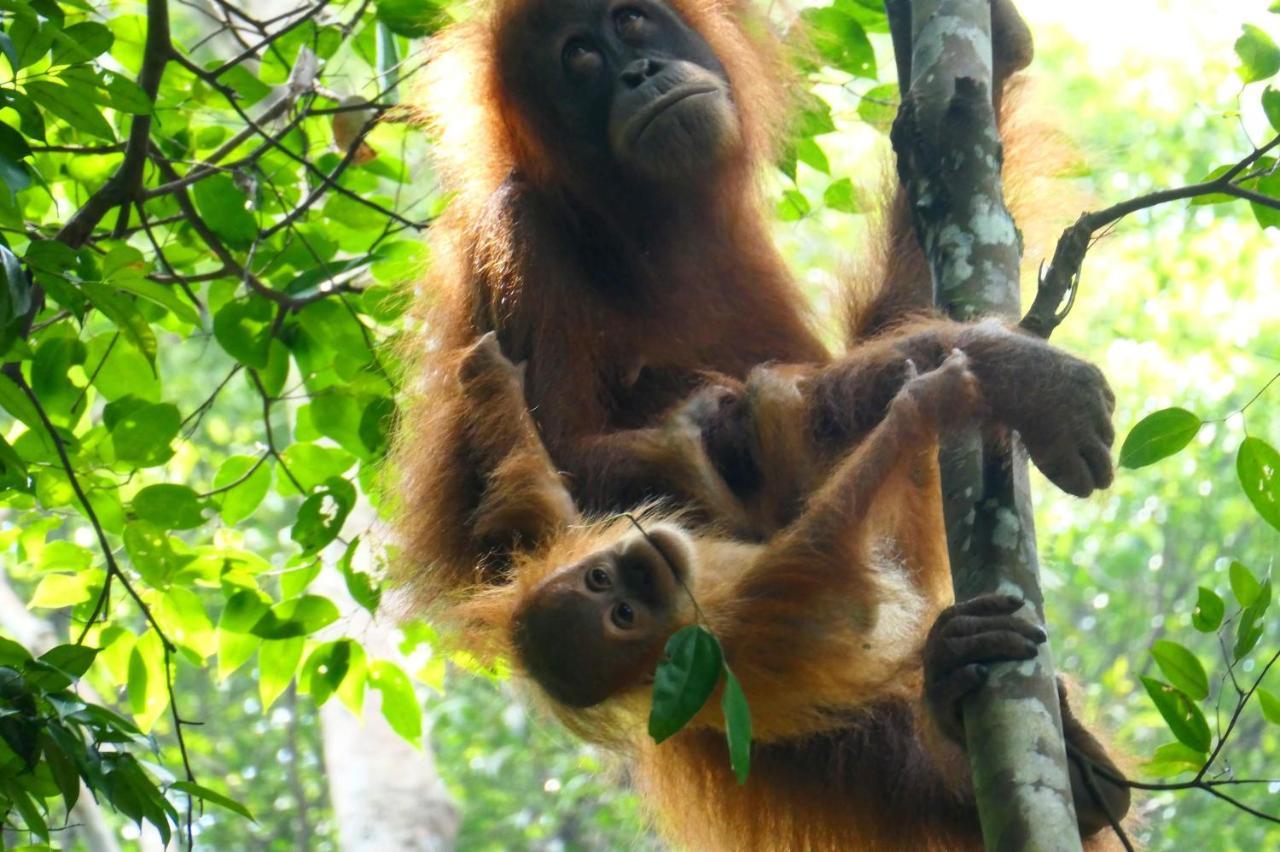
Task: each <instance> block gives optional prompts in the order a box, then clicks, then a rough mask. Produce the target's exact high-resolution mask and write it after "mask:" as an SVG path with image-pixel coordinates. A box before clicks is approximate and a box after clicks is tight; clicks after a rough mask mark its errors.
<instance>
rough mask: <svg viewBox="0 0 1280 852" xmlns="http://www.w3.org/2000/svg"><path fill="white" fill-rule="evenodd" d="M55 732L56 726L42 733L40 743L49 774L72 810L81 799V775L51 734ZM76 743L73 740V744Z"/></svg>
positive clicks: (68, 807)
mask: <svg viewBox="0 0 1280 852" xmlns="http://www.w3.org/2000/svg"><path fill="white" fill-rule="evenodd" d="M53 730H57V728H56V726H51V727H50V729H49V730H48V731H45V732H44V733H42V734H41V737H40V743H41V747H42V751H43V752H44V758H45V762H46V763H48V764H49V774H50V775H51V776H53V783H54V784H56V785H57V786H58V792H59V793H61V794H62V800H63V802H65V803H66V806H67V809H68V810H70V809H71V808H73V807H75V804H76V802H77V801H79V799H80V773H79V772H78V771H77V770H76V767H75V764H74V763H72V758H71V757H69V756H68V755H67V753H66V751H64V750H63V748H62V746H61V744H60V743H59V741H58V740H56V739H54V736H53V735H52V733H51V731H53ZM74 742H75V741H74V740H73V741H72V744H74Z"/></svg>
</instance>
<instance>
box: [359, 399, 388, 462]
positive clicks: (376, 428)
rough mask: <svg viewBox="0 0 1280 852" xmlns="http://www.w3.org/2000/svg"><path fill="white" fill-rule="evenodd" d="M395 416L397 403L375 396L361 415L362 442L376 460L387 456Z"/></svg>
mask: <svg viewBox="0 0 1280 852" xmlns="http://www.w3.org/2000/svg"><path fill="white" fill-rule="evenodd" d="M395 416H396V406H395V403H394V402H392V401H391V399H390V397H386V396H375V397H374V398H373V399H372V400H370V401H369V404H368V405H366V406H365V408H364V411H363V412H362V413H361V414H360V427H359V429H358V434H359V435H360V442H361V443H362V444H364V447H365V450H366V452H367V453H368V454H369V455H370V456H371V457H373V458H375V459H376V458H379V457H381V456H383V455H385V454H386V452H387V448H388V447H389V446H390V443H391V442H390V437H389V436H390V433H391V426H392V424H394V423H395Z"/></svg>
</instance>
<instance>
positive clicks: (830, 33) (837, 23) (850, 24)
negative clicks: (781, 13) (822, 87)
mask: <svg viewBox="0 0 1280 852" xmlns="http://www.w3.org/2000/svg"><path fill="white" fill-rule="evenodd" d="M800 18H801V19H802V20H803V21H804V22H805V23H806V24H807V25H808V35H809V38H810V42H811V44H812V45H813V47H814V49H815V50H816V51H817V53H818V55H819V57H821V58H822V60H823V61H824V62H825V63H826V64H827V65H830V66H831V67H832V68H837V69H839V70H841V71H845V72H847V73H849V74H852V75H853V76H855V77H868V78H871V79H875V76H876V55H875V51H874V50H873V49H872V47H871V41H870V40H869V39H868V38H867V33H866V31H865V30H864V29H863V28H862V24H860V23H858V21H857V20H856V19H854V18H853V17H852V16H851V15H849V14H848V13H847V12H845V11H844V10H842V9H840V8H838V7H837V6H828V7H826V8H823V9H805V10H804V11H802V12H801V13H800Z"/></svg>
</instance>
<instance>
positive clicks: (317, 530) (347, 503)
mask: <svg viewBox="0 0 1280 852" xmlns="http://www.w3.org/2000/svg"><path fill="white" fill-rule="evenodd" d="M355 504H356V489H355V486H354V485H352V484H351V483H350V482H348V481H347V480H345V479H343V478H342V477H340V476H334V477H330V478H329V479H328V480H326V481H325V485H324V488H322V489H320V490H319V491H317V492H316V493H314V494H312V495H311V496H309V497H307V499H306V500H303V501H302V505H301V506H299V507H298V520H297V521H296V522H295V523H294V525H293V529H292V530H291V531H290V533H289V536H290V538H292V539H293V540H294V541H295V542H297V543H298V544H299V545H300V546H301V547H302V552H303V553H305V554H312V553H316V552H317V551H319V550H320V549H321V548H323V547H324V546H325V545H327V544H328V543H329V542H331V541H333V540H334V539H335V538H337V537H338V533H340V532H342V525H343V524H344V523H346V520H347V515H349V514H351V510H352V509H353V508H354V507H355Z"/></svg>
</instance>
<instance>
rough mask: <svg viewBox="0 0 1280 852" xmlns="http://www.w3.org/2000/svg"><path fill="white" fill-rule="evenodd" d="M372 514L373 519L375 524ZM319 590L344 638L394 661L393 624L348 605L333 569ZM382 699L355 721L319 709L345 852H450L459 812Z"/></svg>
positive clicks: (337, 705) (371, 700)
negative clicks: (336, 614)
mask: <svg viewBox="0 0 1280 852" xmlns="http://www.w3.org/2000/svg"><path fill="white" fill-rule="evenodd" d="M372 514H373V513H372V512H368V515H369V520H372ZM315 585H316V587H317V590H318V591H319V592H320V593H321V594H324V595H326V596H327V597H328V598H330V599H331V600H332V601H334V603H336V604H338V608H339V609H340V610H342V612H343V615H344V617H343V619H342V620H341V621H340V622H339V624H341V625H342V633H343V634H344V635H347V636H352V637H357V638H358V640H359V642H360V644H361V646H363V647H364V649H365V651H366V652H367V653H368V654H369V656H370V657H373V658H382V659H397V658H398V653H397V651H396V643H395V641H394V639H393V635H392V634H393V628H394V622H393V620H392V619H391V617H390V616H386V615H383V616H381V617H379V618H378V619H377V620H374V619H373V618H370V617H369V614H368V613H367V612H366V611H365V610H364V609H362V608H361V607H360V606H358V605H357V604H356V603H355V601H353V600H351V598H350V596H349V595H348V594H347V591H346V588H345V587H344V584H343V582H342V578H341V577H339V576H338V575H337V572H336V571H335V570H334V569H333V568H332V567H326V568H325V570H324V573H322V574H321V575H320V576H319V577H318V578H316V582H315ZM381 700H382V694H381V693H380V692H378V691H377V690H375V689H370V690H368V691H367V692H366V693H365V699H364V708H363V713H362V714H361V717H360V718H357V717H355V716H353V715H352V714H351V713H350V711H348V710H347V708H346V707H344V706H342V703H341V702H340V701H338V700H336V699H331V700H329V701H328V702H326V703H325V705H324V706H323V707H322V708H320V726H321V736H322V738H323V741H324V766H325V776H326V777H327V779H328V782H329V801H330V802H331V803H332V805H333V814H334V818H335V819H336V820H337V823H338V848H340V849H341V850H342V852H388V850H397V852H451V850H452V849H453V848H454V840H455V838H456V837H457V834H458V812H457V809H456V808H455V807H454V805H453V802H452V800H451V799H450V798H449V793H448V791H447V790H446V789H445V787H444V782H442V781H441V780H440V776H439V774H438V773H437V772H436V765H435V760H434V759H433V758H432V755H431V747H430V745H429V744H428V742H427V740H426V737H425V736H424V741H423V746H422V748H420V749H418V748H414V747H413V746H411V745H410V744H409V743H407V742H405V741H404V739H402V738H401V737H400V735H399V734H397V733H396V732H395V731H393V730H392V729H391V726H390V725H388V724H387V721H386V719H384V718H383V716H382V706H381Z"/></svg>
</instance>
